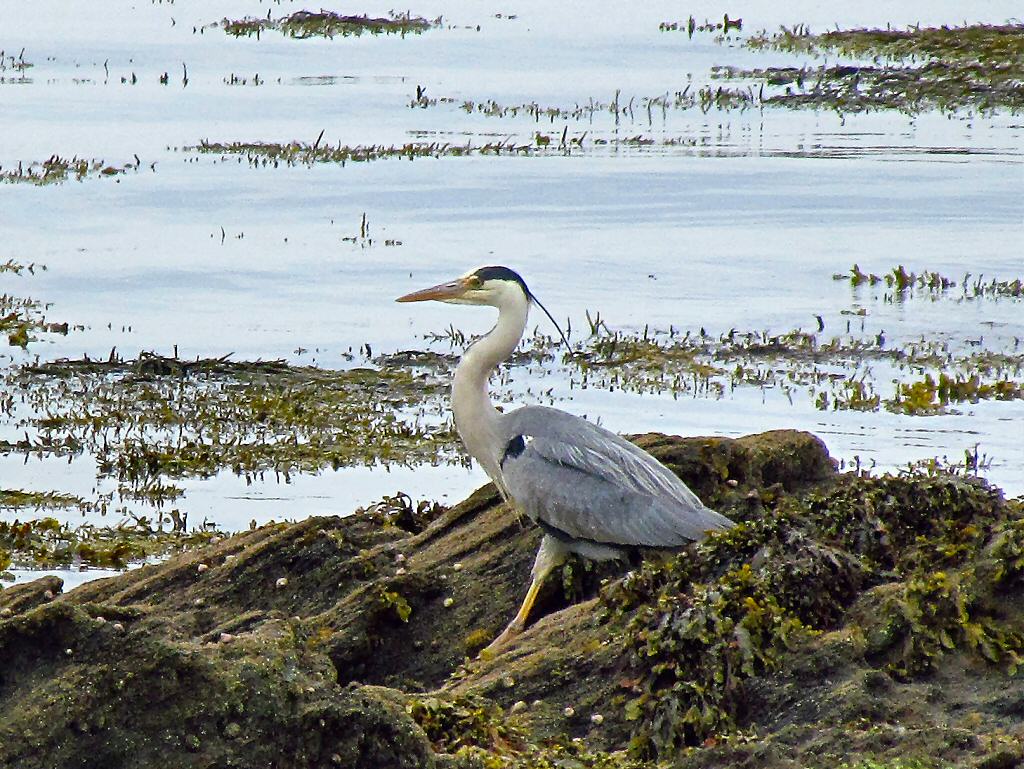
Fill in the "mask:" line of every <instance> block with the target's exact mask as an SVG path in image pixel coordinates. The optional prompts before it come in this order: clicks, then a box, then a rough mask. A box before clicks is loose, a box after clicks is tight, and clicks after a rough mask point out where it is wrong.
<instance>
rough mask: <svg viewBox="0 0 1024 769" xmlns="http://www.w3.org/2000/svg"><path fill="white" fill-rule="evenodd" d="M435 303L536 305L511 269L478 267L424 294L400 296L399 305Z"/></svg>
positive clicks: (496, 305)
mask: <svg viewBox="0 0 1024 769" xmlns="http://www.w3.org/2000/svg"><path fill="white" fill-rule="evenodd" d="M428 300H434V301H438V302H447V303H448V304H483V305H489V306H491V307H502V306H505V305H507V304H510V303H514V302H530V301H534V298H533V294H531V293H530V289H528V288H527V287H526V281H524V280H523V279H522V277H520V275H519V273H517V272H515V271H514V270H510V269H509V268H508V267H478V268H477V269H475V270H470V271H469V272H467V273H466V274H465V275H463V276H462V277H461V278H456V279H455V280H452V281H449V282H447V283H440V284H438V285H436V286H431V287H430V288H425V289H423V290H422V291H414V292H412V293H411V294H406V295H405V296H400V297H399V298H398V299H396V300H395V301H398V302H426V301H428Z"/></svg>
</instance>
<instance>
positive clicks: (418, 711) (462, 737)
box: [406, 696, 524, 755]
mask: <svg viewBox="0 0 1024 769" xmlns="http://www.w3.org/2000/svg"><path fill="white" fill-rule="evenodd" d="M406 712H407V713H408V714H409V715H410V716H412V717H413V719H414V720H415V721H416V723H417V724H419V725H420V726H421V727H422V728H423V731H425V732H426V733H427V737H428V738H429V739H430V742H431V744H432V745H433V746H434V749H435V750H437V751H438V752H440V753H457V752H458V751H459V750H461V749H463V748H470V747H474V748H483V749H484V750H485V751H486V752H487V753H488V754H492V755H493V754H497V755H509V754H512V753H514V752H518V750H520V749H521V748H522V747H523V743H524V738H523V734H522V732H521V730H519V729H518V728H516V726H515V724H514V722H512V721H510V720H509V718H508V717H507V716H506V714H505V712H504V710H503V709H502V708H501V707H500V706H498V705H497V704H495V703H494V702H493V701H491V700H486V699H484V698H482V697H474V696H461V697H447V698H442V697H436V696H432V697H420V698H412V699H410V701H409V703H408V704H407V705H406Z"/></svg>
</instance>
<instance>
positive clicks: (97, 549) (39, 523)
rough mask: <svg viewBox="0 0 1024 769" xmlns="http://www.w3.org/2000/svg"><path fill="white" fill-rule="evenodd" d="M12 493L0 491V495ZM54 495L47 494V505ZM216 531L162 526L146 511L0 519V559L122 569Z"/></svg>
mask: <svg viewBox="0 0 1024 769" xmlns="http://www.w3.org/2000/svg"><path fill="white" fill-rule="evenodd" d="M11 493H12V492H5V491H4V492H0V499H4V497H5V496H6V495H9V494H11ZM14 493H16V492H14ZM53 501H54V500H53V499H52V498H51V499H50V500H49V503H50V506H52V502H53ZM57 501H58V502H60V501H63V500H57ZM218 536H220V535H219V534H218V532H217V531H216V529H215V528H212V527H204V528H202V529H196V530H193V531H185V530H184V529H182V528H178V527H172V528H169V529H164V528H163V527H162V526H159V525H154V524H153V522H152V521H150V520H149V519H148V518H145V517H136V518H132V519H128V520H125V521H124V522H122V523H121V524H120V525H118V526H95V525H93V524H90V523H83V524H80V525H77V526H76V525H72V524H70V523H61V522H60V521H58V520H57V519H56V518H38V519H31V520H26V521H19V520H15V521H13V522H9V521H0V562H3V561H5V560H6V562H7V564H8V565H10V564H13V565H15V566H21V567H26V568H56V567H68V566H92V567H101V568H116V569H123V568H126V567H127V566H128V564H129V563H131V562H133V561H134V562H137V561H141V560H143V559H146V558H152V557H164V556H167V555H170V554H172V553H178V552H183V551H185V550H191V549H195V548H197V547H201V546H203V545H206V544H209V543H210V542H211V541H212V540H214V539H215V538H217V537H218Z"/></svg>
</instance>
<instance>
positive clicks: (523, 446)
mask: <svg viewBox="0 0 1024 769" xmlns="http://www.w3.org/2000/svg"><path fill="white" fill-rule="evenodd" d="M428 300H436V301H440V302H447V303H449V304H471V305H487V306H490V307H496V308H497V310H498V321H497V323H496V324H495V326H494V328H493V329H491V331H490V332H489V333H488V334H487V335H486V336H484V337H482V338H480V339H478V340H477V341H476V342H475V343H473V344H472V345H471V346H470V347H469V349H468V350H466V352H465V354H464V355H463V356H462V360H461V361H460V362H459V365H458V367H457V368H456V370H455V377H454V381H453V383H452V411H453V413H454V416H455V427H456V429H457V430H458V433H459V437H461V438H462V442H463V443H464V444H465V446H466V450H467V451H468V452H469V454H470V455H471V456H472V457H473V458H474V459H476V460H477V462H479V463H480V465H481V466H482V467H483V469H484V471H485V472H486V473H487V475H488V476H489V477H490V479H491V480H492V481H494V484H495V486H497V487H498V490H499V491H500V492H501V494H502V496H503V497H504V498H505V499H506V500H511V501H512V502H513V503H514V504H515V505H516V506H518V507H519V508H520V510H522V512H524V513H526V515H527V516H529V517H530V518H531V519H532V520H533V521H534V522H535V523H537V524H538V525H539V526H540V527H541V529H542V530H543V531H544V536H543V539H542V540H541V544H540V549H539V550H538V551H537V557H536V560H535V562H534V564H533V571H532V577H533V580H532V582H531V584H530V588H529V590H528V591H527V593H526V598H525V599H524V600H523V604H522V607H521V608H520V609H519V612H518V613H517V614H516V616H515V617H514V618H513V619H512V621H511V622H510V623H509V625H508V627H507V628H505V630H504V631H503V632H502V633H501V634H500V635H499V636H498V637H497V638H496V639H495V640H494V641H493V642H492V643H491V644H490V646H488V647H487V648H488V650H492V651H493V650H494V649H496V648H498V647H500V646H501V645H503V644H504V643H505V642H506V641H507V640H508V639H509V638H511V637H512V636H514V635H516V634H517V633H519V632H521V631H522V630H523V629H524V628H525V627H526V620H527V617H528V616H529V613H530V609H531V607H532V606H533V603H534V601H535V599H536V598H537V594H538V592H539V591H540V588H541V585H542V584H543V582H544V579H545V578H546V577H547V576H548V574H550V573H551V571H552V570H554V569H555V568H557V567H558V566H560V565H561V564H562V563H563V562H564V561H565V559H566V556H567V555H568V554H569V553H577V554H579V555H581V556H583V557H585V558H590V559H593V560H609V559H615V558H621V557H622V556H623V555H625V554H626V553H627V552H628V551H630V550H634V549H666V550H671V549H677V548H680V547H683V546H684V545H686V544H688V543H690V542H694V541H698V540H701V539H703V538H704V537H705V535H706V533H707V532H709V531H717V530H722V529H727V528H729V527H731V526H732V525H733V523H732V521H730V520H729V519H728V518H726V517H725V516H723V515H721V514H719V513H717V512H715V511H714V510H711V509H710V508H708V507H705V506H704V504H703V503H702V502H701V501H700V500H699V499H698V498H697V496H696V495H695V494H694V493H693V492H692V491H690V489H689V488H687V486H686V484H685V483H683V482H682V481H681V480H680V479H679V478H678V477H677V476H676V475H675V474H674V473H672V472H671V471H670V470H669V469H668V468H666V467H665V466H664V465H662V464H661V463H660V462H659V461H658V460H657V459H655V458H654V457H652V456H651V455H650V454H648V453H647V452H646V451H644V450H643V449H641V448H639V447H637V446H634V445H633V444H632V443H630V442H629V441H627V440H625V439H624V438H622V437H621V436H619V435H616V434H615V433H613V432H610V431H609V430H605V429H604V428H602V427H598V426H597V425H595V424H592V423H591V422H588V421H586V420H585V419H582V418H581V417H578V416H574V415H572V414H568V413H566V412H564V411H560V410H558V409H554V408H549V407H546V406H524V407H522V408H519V409H516V410H514V411H511V412H508V413H502V412H500V411H498V410H497V409H496V408H495V407H494V406H493V405H492V404H491V401H490V398H489V397H488V392H487V389H488V379H489V378H490V375H491V373H492V372H493V371H494V369H495V368H496V367H497V366H498V365H499V364H500V363H501V362H502V361H504V360H505V359H506V358H508V356H509V355H511V354H512V352H513V351H514V350H515V348H516V346H517V345H518V344H519V341H520V339H521V338H522V335H523V331H524V330H525V328H526V321H527V317H528V315H529V312H530V305H531V304H532V303H534V302H537V300H536V297H534V296H533V294H531V293H530V289H529V288H527V286H526V282H525V281H524V280H523V279H522V277H520V276H519V274H518V273H516V272H514V271H513V270H510V269H508V268H507V267H481V268H479V269H476V270H472V271H470V272H468V273H466V274H465V275H463V276H462V277H460V278H457V279H455V280H453V281H450V282H448V283H442V284H440V285H437V286H433V287H431V288H426V289H423V290H422V291H415V292H413V293H411V294H406V295H405V296H403V297H400V298H399V299H398V300H397V301H399V302H423V301H428ZM537 303H538V304H539V302H537ZM540 306H541V309H544V307H543V305H540ZM544 312H545V313H547V314H548V317H549V318H550V317H551V314H550V313H548V312H547V310H546V309H544ZM551 321H552V323H554V318H551ZM555 325H556V326H557V323H556V324H555ZM559 333H561V329H559Z"/></svg>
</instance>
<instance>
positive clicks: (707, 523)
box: [501, 406, 733, 547]
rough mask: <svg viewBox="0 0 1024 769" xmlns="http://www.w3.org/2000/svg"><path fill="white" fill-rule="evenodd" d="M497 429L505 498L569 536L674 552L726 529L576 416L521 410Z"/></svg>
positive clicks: (637, 455)
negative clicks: (501, 445)
mask: <svg viewBox="0 0 1024 769" xmlns="http://www.w3.org/2000/svg"><path fill="white" fill-rule="evenodd" d="M502 428H503V432H504V433H505V435H504V437H505V440H506V445H505V448H504V449H503V452H504V453H503V458H502V462H501V472H502V476H503V478H504V481H505V484H506V486H507V487H508V490H509V492H510V493H511V495H512V497H513V498H514V499H515V501H516V502H517V503H518V504H519V505H520V506H522V508H523V511H524V512H525V513H526V514H527V515H529V516H530V517H531V518H533V519H535V520H538V521H541V522H543V523H544V524H546V525H547V526H549V527H552V528H554V529H557V530H558V531H560V532H564V533H565V534H568V535H569V536H571V537H573V538H578V539H587V540H591V541H594V542H601V543H607V544H618V545H639V546H645V547H678V546H680V545H684V544H686V543H687V542H691V541H695V540H700V539H703V538H704V536H705V534H706V532H707V531H709V530H717V529H725V528H729V527H731V526H732V525H733V524H732V521H730V520H729V519H728V518H726V517H725V516H723V515H720V514H719V513H716V512H715V511H714V510H711V509H709V508H707V507H705V506H704V504H703V503H702V502H701V501H700V500H699V499H698V498H697V496H696V495H695V494H694V493H693V492H692V491H690V489H688V488H687V487H686V484H684V483H683V482H682V481H681V480H679V478H677V477H676V476H675V475H674V474H673V473H672V472H671V471H670V470H669V469H668V468H667V467H665V466H664V465H662V464H661V463H660V462H658V460H656V459H655V458H654V457H652V456H651V455H650V454H648V453H647V452H646V451H644V450H643V449H640V448H639V447H637V446H634V445H633V444H632V443H630V442H629V441H627V440H625V439H624V438H622V437H620V436H618V435H616V434H615V433H612V432H609V431H608V430H605V429H603V428H600V427H598V426H597V425H594V424H591V423H590V422H587V421H586V420H584V419H581V418H580V417H576V416H573V415H571V414H567V413H565V412H564V411H559V410H557V409H551V408H546V407H543V406H528V407H526V408H522V409H518V410H517V411H513V412H512V413H510V414H507V415H505V416H504V417H503V421H502Z"/></svg>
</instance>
